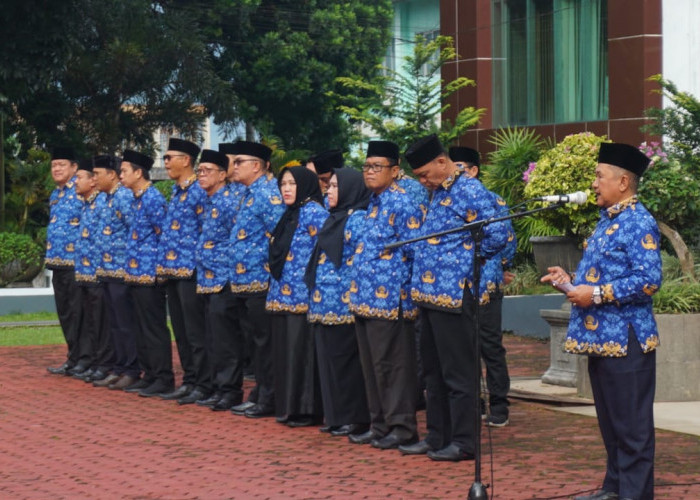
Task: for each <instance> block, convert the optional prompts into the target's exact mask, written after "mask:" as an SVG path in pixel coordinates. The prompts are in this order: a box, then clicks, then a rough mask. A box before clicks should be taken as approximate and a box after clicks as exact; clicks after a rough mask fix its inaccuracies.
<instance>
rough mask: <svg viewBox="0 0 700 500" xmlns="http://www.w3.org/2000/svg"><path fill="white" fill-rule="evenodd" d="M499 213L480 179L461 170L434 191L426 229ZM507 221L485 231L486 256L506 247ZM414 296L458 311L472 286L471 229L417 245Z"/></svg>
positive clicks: (427, 303)
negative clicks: (465, 290) (466, 290)
mask: <svg viewBox="0 0 700 500" xmlns="http://www.w3.org/2000/svg"><path fill="white" fill-rule="evenodd" d="M496 213H497V211H496V208H495V204H494V200H493V197H492V196H491V195H490V194H489V192H488V190H487V189H486V188H485V187H484V186H483V185H482V184H481V182H479V181H478V180H476V179H472V178H470V177H468V176H467V175H465V174H464V173H462V172H460V171H457V172H456V173H455V174H454V176H451V177H449V178H448V179H446V180H445V181H444V182H443V183H442V185H441V186H439V187H438V188H437V189H436V190H435V191H434V192H433V198H432V200H431V202H430V207H429V208H428V214H427V216H426V218H425V223H424V225H423V230H422V233H423V234H425V235H428V234H432V233H437V232H440V231H445V230H448V229H453V228H458V227H460V226H463V225H465V224H467V223H469V222H474V221H478V220H482V219H488V218H490V217H493V216H494V215H495V214H496ZM507 239H508V235H507V232H506V229H505V225H504V224H503V222H496V223H493V224H489V225H487V226H485V227H484V229H483V239H482V247H481V249H482V256H483V257H485V258H487V259H488V258H490V257H493V256H495V255H496V254H497V253H498V252H500V251H501V250H502V249H503V248H504V247H505V245H506V242H507ZM413 246H414V249H415V250H414V251H415V254H416V260H415V263H414V268H413V282H412V289H411V297H412V298H413V300H414V301H415V302H416V303H418V304H420V305H421V306H424V307H430V308H433V309H440V310H444V311H449V312H455V313H458V312H459V311H460V310H461V307H462V297H463V295H464V287H465V286H468V287H469V288H470V289H471V288H472V286H473V276H474V272H473V263H474V241H473V239H472V235H471V232H470V231H462V232H456V233H452V234H448V235H445V236H440V237H432V238H429V239H427V240H423V241H420V242H418V243H415V244H414V245H413Z"/></svg>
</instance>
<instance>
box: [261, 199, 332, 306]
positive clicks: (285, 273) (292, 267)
mask: <svg viewBox="0 0 700 500" xmlns="http://www.w3.org/2000/svg"><path fill="white" fill-rule="evenodd" d="M327 218H328V211H327V210H326V209H325V207H322V206H321V205H320V204H319V203H316V202H313V201H310V202H308V203H306V204H305V205H302V206H301V207H300V208H299V224H298V226H297V229H296V231H294V237H293V238H292V243H291V245H290V247H289V253H288V254H287V260H286V262H285V263H284V267H283V268H282V276H280V279H279V281H277V280H276V279H274V278H272V279H270V291H269V292H268V293H267V302H266V303H265V309H266V310H268V311H270V312H273V313H292V314H304V313H306V312H307V311H308V310H309V289H308V288H307V287H306V284H305V283H304V273H305V272H306V267H307V265H308V264H309V259H310V258H311V254H312V252H313V250H314V246H315V245H316V240H317V235H318V232H319V231H320V229H321V227H323V223H324V222H325V221H326V219H327Z"/></svg>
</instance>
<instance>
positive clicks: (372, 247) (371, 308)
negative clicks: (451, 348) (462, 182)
mask: <svg viewBox="0 0 700 500" xmlns="http://www.w3.org/2000/svg"><path fill="white" fill-rule="evenodd" d="M422 221H423V212H422V211H421V209H420V207H419V206H418V205H416V204H415V203H414V201H413V199H412V197H411V195H409V194H408V193H407V192H406V190H405V189H403V188H401V187H399V186H398V185H397V184H396V183H395V182H394V183H392V184H391V185H390V186H389V187H388V188H387V189H386V190H384V191H383V192H382V193H381V194H379V195H376V194H373V195H372V197H371V198H370V202H369V206H368V207H367V212H366V214H365V218H364V222H363V230H362V234H360V235H359V238H358V243H357V246H356V248H355V253H354V255H353V256H352V257H351V258H350V261H351V262H352V280H351V282H350V310H351V311H352V312H353V314H355V315H356V316H361V317H363V318H375V319H387V320H397V319H398V318H399V308H400V309H401V311H402V313H403V317H404V318H406V319H415V318H416V317H417V316H418V308H417V307H416V306H415V305H414V304H413V302H412V301H411V298H410V297H409V288H410V282H411V265H412V264H413V252H412V249H411V246H410V245H404V246H401V247H398V248H395V249H393V250H384V246H385V245H387V244H389V243H394V242H397V241H401V240H406V239H410V238H414V237H416V236H418V235H419V234H420V228H421V224H422Z"/></svg>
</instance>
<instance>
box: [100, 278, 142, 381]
mask: <svg viewBox="0 0 700 500" xmlns="http://www.w3.org/2000/svg"><path fill="white" fill-rule="evenodd" d="M103 286H104V297H105V305H106V307H107V317H108V319H109V325H110V326H109V333H110V337H111V339H112V346H113V347H114V357H115V360H114V367H113V370H112V371H113V372H114V373H116V374H117V375H129V376H131V377H138V376H139V374H140V373H141V369H140V368H139V361H138V354H137V351H136V331H137V328H138V325H137V324H136V318H135V317H134V303H133V300H132V298H131V292H130V291H129V287H128V286H127V285H125V284H124V283H122V282H119V281H105V282H104V283H103Z"/></svg>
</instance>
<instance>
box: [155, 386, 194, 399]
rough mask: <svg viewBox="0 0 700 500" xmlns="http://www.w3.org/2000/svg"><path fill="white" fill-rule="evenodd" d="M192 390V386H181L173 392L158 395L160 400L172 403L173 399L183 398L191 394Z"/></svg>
mask: <svg viewBox="0 0 700 500" xmlns="http://www.w3.org/2000/svg"><path fill="white" fill-rule="evenodd" d="M192 389H194V386H193V385H189V384H182V385H181V386H180V387H178V388H177V389H175V390H174V391H170V392H164V393H162V394H160V399H165V400H166V401H172V400H175V399H180V398H184V397H185V396H187V395H188V394H189V393H190V392H192Z"/></svg>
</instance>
